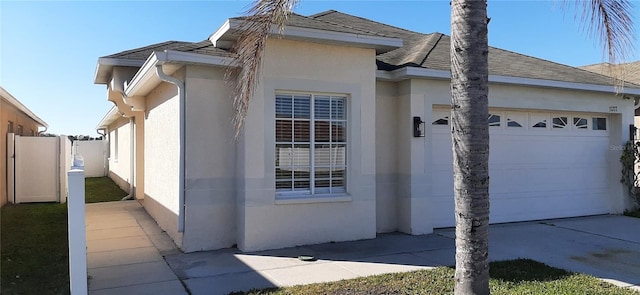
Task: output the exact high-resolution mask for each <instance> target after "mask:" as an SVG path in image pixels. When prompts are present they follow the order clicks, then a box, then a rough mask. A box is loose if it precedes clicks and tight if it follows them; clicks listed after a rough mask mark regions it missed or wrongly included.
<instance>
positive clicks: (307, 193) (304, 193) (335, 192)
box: [273, 91, 350, 199]
mask: <svg viewBox="0 0 640 295" xmlns="http://www.w3.org/2000/svg"><path fill="white" fill-rule="evenodd" d="M278 96H292V97H295V96H309V100H310V101H309V108H310V114H309V119H296V118H295V117H294V116H293V114H295V100H294V105H292V117H291V118H277V117H276V114H274V124H275V122H276V121H278V120H283V121H290V122H292V124H291V128H292V135H291V141H290V142H284V141H277V138H276V136H275V134H274V151H276V152H277V145H279V144H287V145H292V147H293V146H295V145H309V160H308V161H309V189H308V190H295V188H294V187H292V189H291V190H281V189H278V188H277V186H276V183H277V175H275V173H274V182H273V184H274V188H275V191H276V199H279V198H280V199H294V198H308V197H336V196H346V195H347V187H348V183H347V181H348V178H347V174H348V169H349V162H348V159H347V154H348V149H349V145H350V143H349V132H348V130H349V109H350V105H349V96H348V95H346V94H335V93H319V92H298V91H291V92H288V91H287V92H276V93H275V96H274V98H275V100H274V107H275V104H276V103H277V97H278ZM317 96H329V97H330V98H340V99H344V119H333V118H330V119H316V116H315V101H316V97H317ZM274 110H275V108H274ZM329 112H330V114H331V111H329ZM295 121H308V122H309V142H296V139H295V129H294V128H295V127H294V124H293V122H295ZM317 122H329V126H331V123H332V122H343V123H344V124H345V130H344V138H345V141H344V142H332V141H331V140H330V141H329V142H316V139H315V135H316V134H315V127H316V123H317ZM275 131H276V132H277V126H275ZM329 133H330V135H332V134H333V131H332V130H331V129H330V131H329ZM325 143H326V144H328V145H334V144H336V145H343V146H344V151H342V153H343V157H344V158H345V159H344V165H336V166H335V167H337V168H344V172H343V176H342V181H343V186H342V187H332V186H331V185H330V186H329V187H328V188H324V187H321V188H317V187H316V184H315V182H316V177H315V170H316V168H317V167H316V166H317V165H316V163H315V162H316V159H315V155H316V145H317V144H325ZM277 159H278V156H275V159H274V162H273V165H274V168H273V171H274V172H275V171H276V169H277V168H278V167H279V166H276V162H275V160H277ZM292 167H293V166H292ZM305 167H306V166H305ZM333 168H334V166H333V165H329V169H330V170H331V169H333ZM333 180H334V178H333V177H332V176H331V175H330V176H329V178H328V181H329V183H330V184H332V183H333ZM291 181H293V182H294V184H295V181H296V178H295V176H292V178H291Z"/></svg>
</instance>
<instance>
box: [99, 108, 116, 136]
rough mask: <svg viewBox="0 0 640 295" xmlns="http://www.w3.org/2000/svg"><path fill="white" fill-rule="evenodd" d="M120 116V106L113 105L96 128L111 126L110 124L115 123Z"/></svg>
mask: <svg viewBox="0 0 640 295" xmlns="http://www.w3.org/2000/svg"><path fill="white" fill-rule="evenodd" d="M118 117H120V113H119V112H118V108H117V107H116V106H112V107H111V109H109V111H108V112H107V113H106V114H105V115H104V117H103V118H102V120H100V122H98V125H97V126H96V130H100V129H106V128H107V127H109V124H111V123H113V121H115V120H116V119H118Z"/></svg>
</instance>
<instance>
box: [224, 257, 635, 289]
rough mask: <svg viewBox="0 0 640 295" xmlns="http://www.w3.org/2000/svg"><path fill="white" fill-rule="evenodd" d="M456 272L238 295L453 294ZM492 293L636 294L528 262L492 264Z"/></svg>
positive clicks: (441, 269)
mask: <svg viewBox="0 0 640 295" xmlns="http://www.w3.org/2000/svg"><path fill="white" fill-rule="evenodd" d="M453 275H454V270H453V269H452V268H449V267H438V268H436V269H434V270H422V271H414V272H408V273H399V274H387V275H379V276H371V277H363V278H357V279H352V280H343V281H339V282H333V283H322V284H313V285H305V286H294V287H288V288H280V289H266V290H257V291H251V292H248V293H234V294H274V295H275V294H287V295H289V294H299V295H308V294H341V295H346V294H363V295H364V294H453V284H454V282H453ZM490 287H491V294H494V295H496V294H504V295H510V294H567V295H569V294H602V295H613V294H635V295H638V293H636V292H634V291H632V290H630V289H624V288H620V287H616V286H613V285H611V284H608V283H605V282H602V281H600V280H598V279H596V278H594V277H591V276H587V275H582V274H575V273H570V272H567V271H564V270H562V269H557V268H553V267H550V266H547V265H545V264H542V263H539V262H536V261H532V260H526V259H519V260H511V261H502V262H494V263H491V281H490Z"/></svg>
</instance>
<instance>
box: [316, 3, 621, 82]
mask: <svg viewBox="0 0 640 295" xmlns="http://www.w3.org/2000/svg"><path fill="white" fill-rule="evenodd" d="M310 17H313V18H316V19H321V20H324V21H327V22H331V23H336V24H343V25H346V26H350V27H352V28H355V29H359V30H363V31H373V32H378V33H380V34H383V35H385V36H389V37H396V38H401V39H402V40H403V41H404V46H403V47H402V48H398V49H396V50H393V51H391V52H387V53H383V54H380V55H378V56H377V59H378V67H379V68H380V69H381V70H392V69H396V68H401V67H406V66H417V67H422V68H426V69H434V70H443V71H449V70H450V55H449V50H450V43H451V38H450V37H449V36H447V35H444V34H441V33H431V34H423V33H418V32H412V31H408V30H405V29H401V28H397V27H393V26H390V25H386V24H383V23H379V22H375V21H371V20H368V19H365V18H361V17H357V16H352V15H348V14H345V13H341V12H338V11H335V10H329V11H325V12H322V13H318V14H315V15H312V16H310ZM489 74H491V75H500V76H510V77H520V78H532V79H544V80H553V81H563V82H574V83H587V84H599V85H611V83H612V81H611V78H609V77H606V76H603V75H600V74H597V73H593V72H588V71H584V70H581V69H578V68H574V67H571V66H567V65H562V64H559V63H555V62H551V61H547V60H543V59H539V58H535V57H531V56H527V55H523V54H520V53H516V52H511V51H508V50H503V49H499V48H495V47H490V48H489Z"/></svg>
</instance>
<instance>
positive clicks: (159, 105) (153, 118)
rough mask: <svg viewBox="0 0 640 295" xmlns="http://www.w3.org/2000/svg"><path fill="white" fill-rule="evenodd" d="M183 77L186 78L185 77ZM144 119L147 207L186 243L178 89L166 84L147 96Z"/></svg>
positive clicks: (179, 242) (177, 243)
mask: <svg viewBox="0 0 640 295" xmlns="http://www.w3.org/2000/svg"><path fill="white" fill-rule="evenodd" d="M181 79H182V77H181ZM146 103H147V111H146V120H145V122H144V183H145V185H144V192H145V201H144V206H145V208H146V210H147V211H148V212H149V214H151V216H153V218H154V219H155V220H156V222H158V225H160V227H161V228H162V229H164V230H165V231H166V232H167V234H169V236H170V237H171V238H172V239H173V240H174V241H175V242H176V245H178V246H180V247H181V246H182V233H181V232H178V215H179V212H180V210H179V190H178V189H179V182H180V179H179V167H180V130H179V126H180V121H179V120H180V112H179V106H180V105H179V103H180V102H179V96H178V91H177V88H176V87H175V86H174V85H172V84H168V83H162V84H160V85H159V86H158V87H156V88H155V89H154V90H152V91H151V92H150V93H149V95H148V96H147V101H146Z"/></svg>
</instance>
